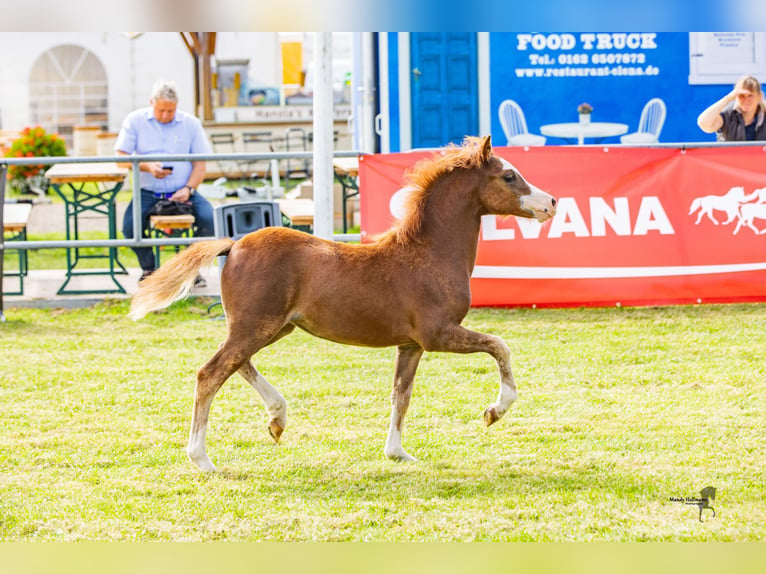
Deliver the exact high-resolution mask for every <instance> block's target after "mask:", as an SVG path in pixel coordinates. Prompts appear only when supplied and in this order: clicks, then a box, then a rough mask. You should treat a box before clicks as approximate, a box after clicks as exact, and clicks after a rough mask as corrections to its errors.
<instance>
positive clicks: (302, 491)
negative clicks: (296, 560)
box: [0, 299, 766, 541]
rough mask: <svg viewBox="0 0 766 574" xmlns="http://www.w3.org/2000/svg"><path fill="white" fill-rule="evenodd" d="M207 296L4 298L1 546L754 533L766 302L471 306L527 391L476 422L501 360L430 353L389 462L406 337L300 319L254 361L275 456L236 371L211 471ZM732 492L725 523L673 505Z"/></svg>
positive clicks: (762, 517) (222, 401)
mask: <svg viewBox="0 0 766 574" xmlns="http://www.w3.org/2000/svg"><path fill="white" fill-rule="evenodd" d="M207 303H208V301H205V300H199V299H197V300H189V301H187V302H184V303H181V304H177V305H175V306H174V307H173V308H172V309H171V310H169V311H167V312H163V313H159V314H154V315H151V316H149V317H148V318H146V319H145V320H143V321H140V322H137V323H133V322H131V321H130V320H129V319H127V317H126V311H127V304H126V303H124V302H120V303H104V304H103V305H100V306H97V307H94V308H91V309H79V310H70V311H63V310H34V309H6V315H7V316H8V322H7V323H5V324H0V357H1V360H2V370H1V371H0V412H2V413H3V414H2V420H3V425H2V426H1V427H0V539H1V540H5V541H27V540H76V539H89V540H223V539H225V540H289V541H297V540H400V541H401V540H417V541H443V540H449V541H468V540H487V541H514V540H534V541H550V540H556V541H558V540H582V541H590V540H610V541H635V540H660V541H670V540H695V541H707V540H751V541H755V540H762V539H763V538H764V537H765V535H766V500H765V499H764V491H765V490H766V488H765V487H766V483H765V480H764V478H765V476H764V469H765V468H766V453H765V452H764V448H763V436H764V420H766V399H764V391H765V390H766V389H765V388H764V387H765V386H766V361H764V357H763V350H764V349H766V305H729V306H724V305H722V306H714V305H710V306H684V307H667V308H621V309H566V310H547V309H542V310H541V309H537V310H531V309H515V310H492V309H480V310H473V311H471V313H470V314H469V316H468V317H467V318H466V321H465V322H464V324H466V325H467V326H469V327H470V328H473V329H477V330H481V331H485V332H491V333H494V334H497V335H500V336H502V337H504V338H505V339H506V341H507V342H508V344H509V346H510V347H511V352H512V357H513V366H514V373H515V376H516V380H517V384H518V387H519V390H520V398H519V401H518V402H517V403H516V404H515V405H514V407H513V409H512V410H511V411H510V412H509V413H508V414H507V415H506V417H505V418H504V419H503V420H501V421H500V422H498V423H496V424H495V425H493V426H492V427H490V428H485V427H484V425H483V422H482V412H483V410H484V408H485V407H486V406H487V405H488V404H489V403H490V402H492V401H493V400H494V398H495V395H496V393H497V385H498V378H497V372H496V367H495V364H494V361H493V360H492V359H491V358H490V357H489V356H487V355H468V356H457V355H447V354H426V355H425V356H424V358H423V360H422V362H421V366H420V369H419V371H418V377H417V379H416V382H415V390H414V395H413V400H412V404H411V407H410V411H409V413H408V416H407V421H406V425H405V433H404V446H405V448H406V449H407V450H408V451H409V452H410V453H411V454H413V455H414V456H417V457H418V458H419V459H420V461H419V462H417V463H413V464H397V463H394V462H391V461H388V460H386V459H385V458H384V456H383V453H382V451H383V443H384V440H385V434H386V429H387V425H388V417H389V402H388V397H389V393H390V385H391V380H392V369H393V356H394V352H393V350H392V349H359V348H353V347H343V346H340V345H335V344H332V343H328V342H325V341H321V340H317V339H314V338H311V337H309V336H307V335H305V334H303V333H296V334H294V335H292V336H290V337H288V338H287V339H284V340H282V341H280V342H278V343H277V344H275V345H273V346H272V347H269V348H267V349H265V350H264V351H262V352H261V353H259V355H258V356H257V358H256V364H257V366H258V367H259V369H260V370H261V372H263V373H264V375H265V376H266V377H267V378H268V379H269V380H270V381H271V382H272V383H273V384H274V385H275V386H276V387H277V388H278V389H279V390H280V391H281V392H282V394H283V395H284V396H285V398H286V399H287V401H288V409H289V410H288V417H289V419H288V426H287V429H286V430H285V434H284V435H283V437H282V442H281V444H280V445H279V446H276V445H274V444H273V443H272V441H271V439H270V438H269V436H268V433H267V431H266V428H265V425H266V420H267V417H266V413H265V410H264V409H263V407H262V406H261V404H260V399H259V398H258V396H257V395H256V394H255V392H254V391H253V390H252V389H251V388H250V387H249V385H247V383H245V382H244V381H243V380H241V379H239V378H237V377H234V378H232V379H231V380H230V381H229V382H228V383H227V384H226V385H225V386H224V387H223V389H222V390H221V392H220V393H219V395H218V397H217V398H216V401H215V402H214V404H213V409H212V413H211V419H210V426H209V429H208V441H207V445H208V454H209V455H210V457H211V458H212V460H213V462H214V463H216V464H217V466H218V467H219V469H220V470H219V472H217V473H215V474H201V473H199V472H198V471H197V470H196V469H195V468H194V467H193V466H192V465H191V463H189V461H188V460H187V458H186V455H185V453H184V452H183V447H184V445H185V443H186V438H187V433H188V423H189V417H190V412H191V403H192V394H193V386H194V382H193V381H194V373H195V371H196V369H197V367H199V366H200V365H201V364H202V363H203V362H204V361H205V360H206V359H207V358H208V357H209V356H210V355H211V354H212V353H213V351H214V350H215V348H216V347H217V345H218V344H219V343H220V342H221V340H222V338H223V335H224V324H223V322H222V321H215V320H211V319H209V318H208V317H207V315H206V312H205V309H206V307H207ZM707 486H713V487H715V488H716V489H717V496H716V499H715V501H714V502H713V503H712V506H713V507H714V508H715V510H716V512H717V515H716V517H713V516H712V512H710V511H709V510H705V511H704V516H703V519H704V522H702V523H701V522H699V521H698V512H699V511H698V509H697V507H696V506H693V505H686V504H683V503H680V502H677V501H673V500H671V498H686V497H689V498H696V497H698V496H699V491H700V490H701V489H702V488H704V487H707Z"/></svg>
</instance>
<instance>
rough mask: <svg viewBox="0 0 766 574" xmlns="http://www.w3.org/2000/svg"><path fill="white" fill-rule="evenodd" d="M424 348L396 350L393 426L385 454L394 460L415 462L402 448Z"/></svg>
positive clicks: (413, 347) (412, 347) (387, 440)
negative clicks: (403, 432)
mask: <svg viewBox="0 0 766 574" xmlns="http://www.w3.org/2000/svg"><path fill="white" fill-rule="evenodd" d="M422 355H423V348H422V347H420V346H416V345H411V346H401V347H397V349H396V369H395V372H394V388H393V391H392V392H391V424H390V425H389V427H388V436H387V437H386V446H385V448H384V449H383V452H384V454H385V455H386V456H387V457H388V458H390V459H394V460H400V461H411V460H415V458H413V457H412V456H410V455H409V454H407V452H406V451H405V450H404V448H402V427H403V426H404V415H405V414H407V408H408V407H409V404H410V397H412V383H413V381H414V380H415V371H417V368H418V363H419V362H420V357H421V356H422Z"/></svg>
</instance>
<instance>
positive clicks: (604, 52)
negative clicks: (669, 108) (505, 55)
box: [514, 32, 660, 78]
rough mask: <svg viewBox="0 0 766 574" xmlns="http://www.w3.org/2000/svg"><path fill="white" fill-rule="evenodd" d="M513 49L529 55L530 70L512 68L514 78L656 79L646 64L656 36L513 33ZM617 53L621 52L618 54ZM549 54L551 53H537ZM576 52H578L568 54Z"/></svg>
mask: <svg viewBox="0 0 766 574" xmlns="http://www.w3.org/2000/svg"><path fill="white" fill-rule="evenodd" d="M516 49H517V50H518V51H519V52H530V51H533V52H538V53H531V54H529V55H528V56H529V64H530V65H531V66H533V67H532V68H516V69H515V70H514V71H515V73H516V77H517V78H564V77H566V78H571V77H610V76H658V75H659V74H660V69H659V68H658V67H657V66H652V65H646V63H647V54H646V51H648V50H656V49H657V34H656V33H654V32H651V33H643V34H625V33H619V32H616V33H599V34H589V33H588V34H586V33H583V34H580V35H579V38H576V37H575V36H574V35H573V34H517V35H516ZM618 50H624V52H620V51H618ZM546 51H547V52H553V54H546V53H539V52H546ZM573 51H579V52H580V53H572V52H573Z"/></svg>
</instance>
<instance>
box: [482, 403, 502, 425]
mask: <svg viewBox="0 0 766 574" xmlns="http://www.w3.org/2000/svg"><path fill="white" fill-rule="evenodd" d="M499 420H500V417H499V416H497V411H495V407H489V408H488V409H487V410H486V411H484V424H485V425H487V426H490V425H491V424H492V423H494V422H497V421H499Z"/></svg>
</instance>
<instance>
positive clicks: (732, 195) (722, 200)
mask: <svg viewBox="0 0 766 574" xmlns="http://www.w3.org/2000/svg"><path fill="white" fill-rule="evenodd" d="M751 195H752V194H751ZM748 197H750V196H748ZM744 201H745V188H744V187H732V188H731V189H730V190H729V191H728V192H727V193H726V194H725V195H705V196H703V197H697V198H695V199H694V201H692V205H691V207H690V208H689V215H693V214H694V212H695V211H697V210H699V213H698V215H697V221H695V222H694V225H699V223H700V221H701V220H702V217H703V216H705V215H707V216H708V219H710V221H712V222H713V223H714V224H715V225H720V224H721V222H720V221H718V220H717V219H716V218H715V216H714V215H713V212H714V211H723V212H724V213H726V215H727V219H726V221H724V222H723V224H724V225H728V224H729V223H731V222H732V221H734V218H735V217H737V215H738V214H739V206H740V204H741V203H743V202H744Z"/></svg>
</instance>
